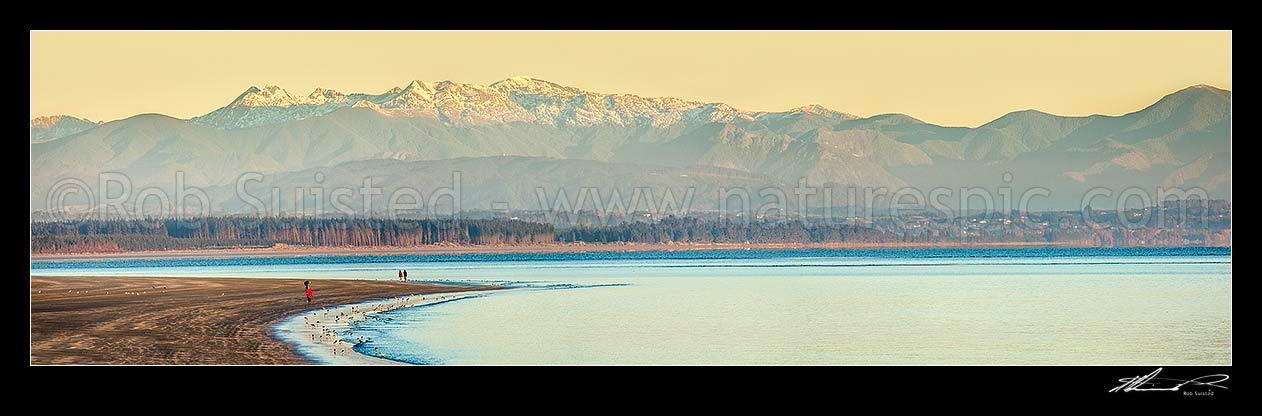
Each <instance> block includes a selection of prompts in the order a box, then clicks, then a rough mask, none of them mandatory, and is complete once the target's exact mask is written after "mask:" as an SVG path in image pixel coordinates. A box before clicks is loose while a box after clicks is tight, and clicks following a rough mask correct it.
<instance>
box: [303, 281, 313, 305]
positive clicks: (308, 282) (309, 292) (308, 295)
mask: <svg viewBox="0 0 1262 416" xmlns="http://www.w3.org/2000/svg"><path fill="white" fill-rule="evenodd" d="M302 285H303V286H306V287H307V303H311V298H312V294H311V281H310V280H307V281H304V282H302Z"/></svg>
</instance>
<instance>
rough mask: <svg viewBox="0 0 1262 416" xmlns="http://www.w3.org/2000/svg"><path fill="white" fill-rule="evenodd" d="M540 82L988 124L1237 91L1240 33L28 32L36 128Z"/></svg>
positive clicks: (765, 106)
mask: <svg viewBox="0 0 1262 416" xmlns="http://www.w3.org/2000/svg"><path fill="white" fill-rule="evenodd" d="M514 75H528V76H532V77H535V78H540V79H545V80H549V81H553V82H557V83H560V84H565V85H571V86H575V87H579V88H583V89H587V90H592V91H598V92H606V93H613V92H617V93H631V94H638V95H645V96H674V97H679V98H684V99H689V100H699V101H720V102H726V103H728V104H731V105H733V106H735V107H737V108H741V109H747V110H765V111H780V110H786V109H789V108H793V107H797V106H801V105H806V104H811V103H818V104H822V105H824V106H826V107H829V108H832V109H835V110H838V111H844V112H848V113H852V114H857V115H860V116H871V115H875V114H881V113H889V112H900V113H906V114H909V115H912V116H914V117H917V118H920V119H922V120H925V121H928V122H933V123H938V124H945V125H964V126H976V125H980V124H982V123H985V122H987V121H990V120H992V119H994V118H996V117H999V116H1000V115H1003V114H1004V113H1007V112H1010V111H1014V110H1021V109H1029V108H1033V109H1038V110H1042V111H1046V112H1049V113H1054V114H1062V115H1087V114H1095V113H1100V114H1122V113H1126V112H1130V111H1134V110H1138V109H1140V108H1142V107H1144V106H1146V105H1148V104H1151V103H1152V102H1154V101H1156V100H1157V99H1158V98H1160V97H1161V96H1162V95H1165V94H1167V93H1170V92H1173V91H1175V90H1178V89H1180V88H1183V87H1187V86H1189V85H1194V84H1209V85H1213V86H1216V87H1219V88H1226V89H1231V33H1230V32H1224V31H1220V32H31V116H32V117H35V116H40V115H49V114H69V115H75V116H79V117H86V118H89V119H92V120H106V121H108V120H115V119H119V118H124V117H128V116H131V115H135V114H139V113H162V114H167V115H171V116H175V117H182V118H186V117H192V116H196V115H201V114H205V113H207V112H210V111H212V110H214V109H216V108H218V107H220V106H223V105H224V104H227V103H228V102H229V101H231V100H232V99H233V98H235V97H236V96H237V95H238V94H240V93H241V92H242V91H244V90H245V89H246V88H247V87H249V86H251V85H257V86H260V87H261V86H263V85H264V84H276V85H279V86H281V87H283V88H285V89H286V90H288V91H289V92H290V93H291V94H294V95H304V96H305V95H306V94H308V93H310V92H311V90H313V89H315V88H316V87H324V88H331V89H335V90H339V91H342V92H348V93H349V92H371V93H377V92H382V91H385V90H388V89H390V88H391V87H394V86H403V85H405V84H407V83H408V82H409V81H410V80H413V79H421V80H426V81H441V80H452V81H457V82H468V83H478V84H489V83H491V82H494V81H497V80H500V79H504V78H507V77H510V76H514Z"/></svg>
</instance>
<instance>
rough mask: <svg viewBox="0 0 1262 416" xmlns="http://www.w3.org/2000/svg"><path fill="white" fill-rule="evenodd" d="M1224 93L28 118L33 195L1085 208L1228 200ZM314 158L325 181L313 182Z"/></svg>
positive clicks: (404, 98) (317, 96)
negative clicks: (57, 191)
mask: <svg viewBox="0 0 1262 416" xmlns="http://www.w3.org/2000/svg"><path fill="white" fill-rule="evenodd" d="M1230 107H1231V93H1230V91H1227V90H1222V89H1218V88H1214V87H1211V86H1206V85H1197V86H1192V87H1188V88H1185V89H1182V90H1179V91H1176V92H1173V93H1171V94H1169V95H1166V96H1165V97H1162V98H1160V99H1159V100H1157V101H1156V102H1155V103H1154V104H1152V105H1150V106H1148V107H1145V108H1143V109H1139V110H1137V111H1135V112H1132V113H1129V114H1124V115H1120V116H1106V115H1092V116H1086V117H1065V116H1057V115H1052V114H1047V113H1043V112H1039V111H1035V110H1024V111H1016V112H1012V113H1009V114H1006V115H1004V116H1002V117H999V118H998V119H995V120H994V121H991V122H989V123H986V124H984V125H981V126H978V127H975V128H969V127H948V126H939V125H935V124H931V123H926V122H924V121H921V120H918V119H916V118H914V117H911V116H908V115H904V114H882V115H876V116H872V117H858V116H855V115H852V114H847V113H844V112H840V111H835V110H831V109H828V108H825V107H823V106H820V105H806V106H803V107H798V108H794V109H791V110H788V111H782V112H755V111H745V110H740V109H737V108H733V107H731V106H729V105H726V104H723V103H708V102H700V101H689V100H684V99H678V98H670V97H641V96H637V95H630V94H606V93H597V92H591V91H585V90H582V89H578V88H574V87H569V86H564V85H559V84H556V83H552V82H548V81H543V80H539V79H534V78H529V77H513V78H508V79H505V80H503V81H499V82H495V83H492V84H490V85H485V86H483V85H476V84H463V83H456V82H451V81H442V82H436V83H429V82H424V81H413V82H411V83H409V84H407V85H406V86H403V87H396V88H392V89H390V90H389V91H386V92H384V93H379V94H366V93H342V92H338V91H334V90H329V89H323V88H318V89H316V90H315V91H313V92H311V93H310V94H307V95H305V96H302V95H293V94H290V93H289V92H287V91H286V90H284V89H282V88H279V87H277V86H265V87H263V88H256V87H250V88H248V89H247V90H246V91H245V92H243V93H241V94H240V95H238V96H237V97H236V99H234V100H232V101H231V102H229V103H228V104H227V105H225V106H223V107H221V108H218V109H215V110H214V111H211V112H209V113H207V114H205V115H201V116H197V117H192V118H190V119H187V120H185V119H179V118H174V117H169V116H164V115H160V114H141V115H136V116H133V117H129V118H126V119H123V120H116V121H111V122H107V123H99V124H98V123H93V122H89V121H86V120H81V119H77V118H74V117H68V116H57V117H40V118H37V119H34V120H31V163H32V167H31V195H30V196H31V201H30V202H31V209H32V210H33V211H34V210H40V209H45V208H46V198H47V194H48V192H49V191H50V190H51V189H52V188H53V186H54V184H55V183H57V181H59V180H63V179H67V178H78V179H80V180H84V181H85V182H86V183H88V184H95V183H96V182H97V179H96V178H97V175H98V174H99V173H101V172H118V173H122V174H125V175H128V177H130V178H131V179H132V183H133V186H134V187H137V188H138V187H140V186H148V185H153V186H158V187H160V188H164V189H170V188H171V187H172V186H173V183H174V181H175V177H176V172H183V175H184V180H185V181H186V184H188V185H189V186H198V187H205V188H207V189H211V190H212V191H211V192H210V193H211V194H216V195H217V194H218V193H224V192H222V190H224V189H235V188H234V184H235V182H236V179H237V178H238V177H239V176H240V175H241V174H243V173H245V172H258V173H261V174H263V175H264V178H263V180H262V181H261V182H258V183H257V186H264V187H268V186H297V184H303V183H305V184H306V185H310V186H315V185H325V184H331V183H346V184H358V183H360V182H361V181H362V179H363V178H364V177H372V178H374V182H375V183H379V184H380V183H389V184H393V185H392V186H417V185H419V184H422V183H434V181H437V182H436V183H435V184H436V185H438V186H447V185H443V184H445V183H449V182H450V176H451V175H450V172H447V173H444V172H442V171H441V170H442V169H448V170H453V169H454V170H460V171H461V172H462V175H463V176H462V179H463V180H465V181H470V182H465V183H464V185H463V189H462V191H463V192H464V193H466V194H467V195H465V201H463V203H462V207H463V208H464V209H473V208H482V209H486V208H489V205H490V204H492V203H494V202H506V203H508V204H509V205H511V206H512V208H514V209H538V208H539V205H538V203H537V202H535V201H536V192H535V189H536V188H538V187H540V186H543V187H545V188H548V189H549V191H548V192H549V194H550V195H551V194H555V192H556V189H567V190H569V192H571V193H576V192H577V191H578V190H579V189H580V188H582V187H591V186H595V187H600V186H605V187H622V188H626V189H627V190H629V189H631V188H634V187H643V186H648V187H653V186H660V187H676V188H675V192H677V195H678V192H679V190H680V188H686V187H694V188H695V189H696V190H697V195H698V197H699V198H701V199H699V201H706V203H713V202H714V201H717V190H718V189H719V188H725V187H731V186H742V187H748V188H749V189H753V190H756V189H758V188H760V187H777V188H780V189H782V190H783V191H784V192H785V193H788V194H789V196H790V199H795V198H793V196H792V195H793V194H792V193H791V192H792V188H793V187H794V186H796V185H797V184H798V183H799V181H800V180H805V181H806V183H807V184H809V185H810V186H831V187H847V186H858V187H886V188H889V189H890V190H891V192H892V191H893V190H895V189H898V188H902V187H908V186H910V187H915V188H917V189H920V190H922V191H923V192H925V193H927V192H928V191H929V190H930V189H931V188H935V187H949V188H952V189H956V190H957V191H956V193H955V194H954V195H952V196H951V197H948V198H947V199H948V200H949V199H951V198H955V199H957V200H958V198H959V191H958V190H959V189H960V188H963V187H985V188H988V189H991V190H992V191H993V190H994V189H996V188H999V187H1011V188H1012V189H1013V192H1014V194H1015V195H1020V194H1021V193H1022V192H1024V191H1025V190H1028V189H1034V188H1044V189H1048V190H1050V194H1051V195H1049V196H1048V197H1045V198H1043V197H1040V198H1038V200H1037V201H1035V202H1034V205H1032V208H1058V209H1059V208H1071V209H1077V208H1079V206H1080V202H1081V200H1082V196H1083V195H1084V193H1085V192H1087V190H1089V189H1092V188H1096V187H1107V188H1109V189H1112V190H1113V195H1114V196H1116V195H1117V194H1119V193H1120V192H1121V191H1122V190H1124V189H1126V188H1128V187H1138V188H1140V189H1143V190H1145V191H1147V192H1148V193H1150V194H1152V193H1154V192H1155V190H1156V188H1157V187H1162V186H1178V187H1183V188H1190V187H1200V188H1203V189H1205V190H1206V191H1207V192H1208V193H1209V196H1210V197H1213V198H1224V199H1230V192H1231V140H1230V127H1231V111H1230ZM317 173H320V174H321V176H323V177H324V178H325V179H324V181H323V182H322V183H317V182H312V179H311V178H314V177H315V175H316V174H317ZM681 175H683V176H681ZM303 178H307V179H303ZM665 178H672V179H670V180H665ZM473 184H476V185H473ZM216 190H218V191H216ZM703 191H704V192H703ZM217 192H218V193H217ZM287 192H288V191H287ZM388 192H389V190H387V193H388ZM622 192H627V191H626V190H623V191H622ZM290 193H291V192H290ZM711 193H714V194H715V195H710V194H711ZM282 194H284V193H282ZM703 194H704V195H703ZM624 195H628V194H626V193H624ZM707 198H708V199H707ZM839 198H840V193H838V196H835V197H834V199H835V200H836V199H839ZM72 199H73V198H72ZM212 199H213V200H215V202H214V203H213V205H214V208H215V210H216V211H219V212H222V213H231V212H238V211H240V210H241V209H242V204H241V202H240V201H239V200H238V201H229V200H221V199H220V198H212ZM229 199H232V198H229ZM1101 200H1102V201H1103V200H1104V199H1101ZM849 204H851V203H850V202H846V201H841V202H834V204H833V205H849ZM949 205H951V204H949ZM714 206H715V205H703V206H702V207H703V208H696V209H705V208H704V207H711V208H713V207H714Z"/></svg>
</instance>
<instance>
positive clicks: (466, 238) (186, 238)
mask: <svg viewBox="0 0 1262 416" xmlns="http://www.w3.org/2000/svg"><path fill="white" fill-rule="evenodd" d="M843 241H844V242H861V243H870V242H885V241H897V238H896V237H895V236H894V235H893V234H891V233H888V232H885V231H878V230H875V229H871V228H865V227H859V226H854V225H836V224H807V223H802V222H770V221H768V222H753V223H745V222H741V221H729V220H709V219H700V218H674V217H669V218H665V219H662V220H660V221H654V222H633V223H622V224H618V225H611V226H604V227H599V226H597V227H578V228H570V229H566V230H561V231H558V230H555V229H554V228H553V226H552V225H550V224H542V223H534V222H526V221H519V220H507V219H473V220H471V219H460V220H455V219H439V220H432V219H425V220H418V219H358V218H357V219H347V218H342V219H318V218H248V217H211V218H204V219H195V220H175V219H171V220H81V221H64V222H36V223H32V224H31V252H32V253H43V254H50V253H85V252H122V251H142V250H179V249H198V248H226V247H268V246H272V245H275V244H293V245H305V246H317V247H330V246H403V247H406V246H419V245H427V244H462V245H480V244H540V243H554V242H562V243H573V242H585V243H616V242H635V243H665V242H680V243H743V242H751V243H813V242H843Z"/></svg>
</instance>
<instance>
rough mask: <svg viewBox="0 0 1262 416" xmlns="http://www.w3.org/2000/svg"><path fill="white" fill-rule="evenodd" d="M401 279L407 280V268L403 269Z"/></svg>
mask: <svg viewBox="0 0 1262 416" xmlns="http://www.w3.org/2000/svg"><path fill="white" fill-rule="evenodd" d="M403 281H405V282H406V281H408V270H407V269H403Z"/></svg>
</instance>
